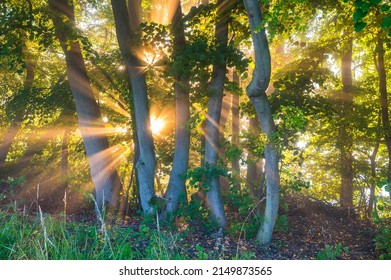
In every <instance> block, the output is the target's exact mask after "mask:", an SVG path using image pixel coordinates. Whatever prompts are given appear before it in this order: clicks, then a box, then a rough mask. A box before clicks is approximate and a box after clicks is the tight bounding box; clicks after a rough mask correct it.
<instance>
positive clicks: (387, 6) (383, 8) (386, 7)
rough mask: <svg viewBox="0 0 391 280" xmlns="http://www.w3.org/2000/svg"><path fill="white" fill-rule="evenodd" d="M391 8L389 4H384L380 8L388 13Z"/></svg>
mask: <svg viewBox="0 0 391 280" xmlns="http://www.w3.org/2000/svg"><path fill="white" fill-rule="evenodd" d="M390 8H391V7H390V6H389V5H387V4H383V5H381V6H380V10H381V11H382V12H388V11H389V10H390Z"/></svg>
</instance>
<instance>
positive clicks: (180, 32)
mask: <svg viewBox="0 0 391 280" xmlns="http://www.w3.org/2000/svg"><path fill="white" fill-rule="evenodd" d="M182 17H183V15H182V8H181V3H180V1H178V6H177V8H176V12H175V14H174V18H173V20H172V34H173V35H174V39H173V40H174V41H173V48H174V55H175V54H177V53H178V52H180V51H181V49H182V48H183V47H184V46H185V43H186V38H185V31H184V26H183V20H182ZM174 59H175V56H174ZM174 80H175V82H174V91H175V106H176V107H175V149H174V159H173V164H172V169H171V174H170V180H169V182H168V187H167V191H166V194H165V199H166V201H167V202H166V211H167V212H168V213H172V212H174V211H176V210H177V209H178V203H179V198H180V197H181V196H183V195H185V199H186V186H185V183H186V172H187V168H188V165H189V147H190V129H189V128H188V127H187V125H188V122H189V119H190V100H189V78H188V77H183V76H182V75H181V73H179V72H178V73H175V76H174Z"/></svg>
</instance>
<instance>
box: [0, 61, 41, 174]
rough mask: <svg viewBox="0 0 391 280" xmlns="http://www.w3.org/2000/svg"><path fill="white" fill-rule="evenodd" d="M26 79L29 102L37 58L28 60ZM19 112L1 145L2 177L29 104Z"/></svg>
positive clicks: (0, 165)
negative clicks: (6, 160)
mask: <svg viewBox="0 0 391 280" xmlns="http://www.w3.org/2000/svg"><path fill="white" fill-rule="evenodd" d="M25 62H26V78H25V81H24V85H23V95H24V97H25V99H26V100H28V96H29V95H30V92H31V88H32V86H33V83H34V78H35V68H36V66H37V58H36V57H34V58H31V59H27V60H26V61H25ZM21 107H22V108H20V109H19V110H18V111H16V112H15V118H14V120H13V121H12V122H11V126H10V128H9V129H8V131H7V133H6V134H5V136H4V139H3V142H2V143H1V145H0V176H1V175H5V174H2V173H3V168H4V164H5V159H6V158H7V155H8V152H9V150H10V148H11V145H12V142H14V139H15V137H16V134H18V131H19V129H20V127H21V125H22V122H23V118H24V115H25V113H26V112H25V111H26V107H27V102H25V103H23V105H22V106H21Z"/></svg>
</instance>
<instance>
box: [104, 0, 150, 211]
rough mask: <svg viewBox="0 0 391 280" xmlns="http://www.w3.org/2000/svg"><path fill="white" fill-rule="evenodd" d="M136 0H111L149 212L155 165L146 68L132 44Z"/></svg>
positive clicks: (142, 192)
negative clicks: (126, 73) (126, 77)
mask: <svg viewBox="0 0 391 280" xmlns="http://www.w3.org/2000/svg"><path fill="white" fill-rule="evenodd" d="M135 2H137V1H129V5H128V7H129V11H128V8H127V6H126V1H125V0H112V1H111V5H112V8H113V13H114V19H115V25H116V33H117V39H118V44H119V47H120V51H121V54H122V58H123V60H124V62H125V64H126V67H127V69H128V75H129V79H130V84H131V87H132V96H133V103H134V112H135V122H136V131H137V138H138V141H139V144H140V145H139V147H140V157H139V160H138V162H137V164H136V167H137V175H138V182H139V186H140V200H141V205H142V208H143V211H144V213H146V214H152V212H153V208H152V207H151V205H150V204H149V202H150V200H151V199H152V198H153V197H154V196H155V190H154V178H155V168H156V158H155V148H154V144H153V137H152V131H151V124H150V113H149V105H148V93H147V85H146V79H145V68H144V67H143V66H142V63H141V61H140V59H139V58H138V57H137V56H136V52H135V51H136V49H135V46H134V41H133V37H134V31H135V27H137V26H135V25H137V24H138V23H139V22H140V20H139V18H138V17H139V14H138V12H137V11H139V9H140V7H139V6H138V5H136V4H135Z"/></svg>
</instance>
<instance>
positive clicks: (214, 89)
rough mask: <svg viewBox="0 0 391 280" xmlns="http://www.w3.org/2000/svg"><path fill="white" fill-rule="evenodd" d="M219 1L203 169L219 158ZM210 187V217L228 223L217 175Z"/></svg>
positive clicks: (222, 31)
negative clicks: (215, 55)
mask: <svg viewBox="0 0 391 280" xmlns="http://www.w3.org/2000/svg"><path fill="white" fill-rule="evenodd" d="M223 2H224V1H218V3H217V5H218V10H217V23H216V27H215V40H216V49H217V52H218V53H219V55H220V56H221V58H220V59H216V62H215V63H214V65H213V72H212V80H211V81H210V84H209V90H210V96H209V100H208V112H207V118H206V125H205V140H206V141H205V165H204V168H206V169H207V168H215V167H216V165H217V161H218V146H219V144H218V143H219V140H220V137H219V124H220V116H221V108H222V101H223V91H224V82H225V75H226V51H227V44H228V14H227V4H226V3H223ZM206 180H208V181H209V182H208V183H209V185H210V187H209V189H208V190H207V192H206V202H207V205H208V207H209V209H210V210H211V214H212V220H214V221H216V222H217V223H218V224H219V226H220V227H226V226H227V218H226V216H225V212H224V204H223V202H222V198H221V193H220V191H221V190H220V184H219V176H212V178H206Z"/></svg>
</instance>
